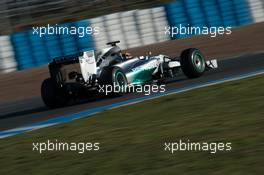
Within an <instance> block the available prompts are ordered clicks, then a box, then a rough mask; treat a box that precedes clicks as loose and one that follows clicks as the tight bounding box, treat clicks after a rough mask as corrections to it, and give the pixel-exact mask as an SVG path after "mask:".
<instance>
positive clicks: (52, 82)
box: [41, 41, 217, 108]
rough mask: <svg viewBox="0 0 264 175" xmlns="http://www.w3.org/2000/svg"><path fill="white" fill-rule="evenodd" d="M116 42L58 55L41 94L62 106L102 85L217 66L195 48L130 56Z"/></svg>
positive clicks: (199, 72) (192, 74)
mask: <svg viewBox="0 0 264 175" xmlns="http://www.w3.org/2000/svg"><path fill="white" fill-rule="evenodd" d="M117 43H119V41H115V42H110V43H107V45H109V47H107V48H105V49H103V50H101V51H98V52H96V51H95V50H89V51H86V52H83V53H81V54H79V55H71V56H67V57H59V58H55V59H53V61H52V62H51V63H50V64H49V71H50V78H47V79H45V80H44V81H43V83H42V87H41V96H42V99H43V101H44V103H45V104H46V105H47V106H48V107H51V108H55V107H61V106H64V105H66V104H67V103H68V102H69V101H70V100H72V99H78V98H83V97H84V98H87V97H89V96H91V94H99V87H100V86H103V85H112V86H120V87H122V88H120V89H122V90H120V92H119V93H118V94H119V95H120V94H121V93H123V92H124V91H125V89H126V87H127V86H138V85H146V84H151V83H162V82H165V81H166V80H168V79H173V78H175V77H177V76H178V74H179V73H180V72H183V73H184V74H185V75H186V76H187V77H188V78H197V77H200V76H201V75H203V73H204V72H205V71H207V70H209V69H214V68H217V61H216V60H210V61H205V59H204V56H203V54H202V53H201V52H200V51H199V50H198V49H195V48H190V49H186V50H184V51H183V52H182V53H181V56H180V57H179V58H170V57H168V56H166V55H162V54H160V55H151V53H150V52H149V53H148V54H147V55H145V56H139V57H132V56H131V55H130V54H128V53H122V51H121V49H120V48H119V47H118V46H117Z"/></svg>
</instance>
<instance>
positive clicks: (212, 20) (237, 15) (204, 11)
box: [165, 0, 253, 39]
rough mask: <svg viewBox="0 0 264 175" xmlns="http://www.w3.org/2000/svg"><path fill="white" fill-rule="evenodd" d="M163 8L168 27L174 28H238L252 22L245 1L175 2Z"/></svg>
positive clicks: (180, 0)
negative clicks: (180, 26)
mask: <svg viewBox="0 0 264 175" xmlns="http://www.w3.org/2000/svg"><path fill="white" fill-rule="evenodd" d="M165 8H166V12H167V18H168V21H169V25H170V26H174V27H179V25H182V26H188V25H189V26H193V27H203V26H207V27H219V26H223V27H238V26H242V25H247V24H250V23H252V22H253V19H252V17H251V13H250V10H249V5H248V1H247V0H177V1H175V2H172V3H169V4H167V5H165ZM187 36H189V35H177V36H173V38H172V39H177V38H183V37H187Z"/></svg>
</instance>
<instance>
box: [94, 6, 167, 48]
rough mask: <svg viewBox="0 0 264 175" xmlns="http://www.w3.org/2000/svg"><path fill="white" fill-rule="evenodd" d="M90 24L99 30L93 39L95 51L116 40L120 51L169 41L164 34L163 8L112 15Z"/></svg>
mask: <svg viewBox="0 0 264 175" xmlns="http://www.w3.org/2000/svg"><path fill="white" fill-rule="evenodd" d="M90 22H91V25H92V26H93V27H99V28H100V34H99V35H95V36H94V37H93V39H94V42H95V47H96V48H97V49H102V48H104V47H106V46H105V43H107V42H110V41H116V40H120V41H121V43H120V47H121V48H122V49H127V48H132V47H139V46H142V45H147V44H153V43H157V42H162V41H166V40H169V39H170V38H169V37H168V36H166V35H165V33H164V32H165V26H167V25H168V21H167V17H166V12H165V9H164V7H157V8H151V9H144V10H132V11H127V12H119V13H114V14H110V15H105V16H102V17H98V18H93V19H91V20H90Z"/></svg>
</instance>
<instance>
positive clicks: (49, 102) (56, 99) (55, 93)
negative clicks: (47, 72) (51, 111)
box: [41, 78, 68, 108]
mask: <svg viewBox="0 0 264 175" xmlns="http://www.w3.org/2000/svg"><path fill="white" fill-rule="evenodd" d="M62 90H63V89H59V88H58V87H57V86H56V84H55V83H54V82H53V81H52V79H51V78H48V79H45V80H44V81H43V82H42V85H41V97H42V100H43V102H44V103H45V105H46V106H48V107H50V108H58V107H62V106H65V105H66V104H67V101H68V98H67V95H66V93H64V91H62Z"/></svg>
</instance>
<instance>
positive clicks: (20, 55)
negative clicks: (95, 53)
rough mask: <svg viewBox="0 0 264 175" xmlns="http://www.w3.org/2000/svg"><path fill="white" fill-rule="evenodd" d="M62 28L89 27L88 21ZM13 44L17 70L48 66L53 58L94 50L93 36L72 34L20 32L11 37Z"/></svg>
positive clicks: (67, 24)
mask: <svg viewBox="0 0 264 175" xmlns="http://www.w3.org/2000/svg"><path fill="white" fill-rule="evenodd" d="M60 26H61V27H68V28H69V29H70V28H71V27H72V26H73V27H85V28H86V27H88V26H89V23H88V22H87V20H84V21H79V22H73V23H65V24H62V25H60ZM11 42H12V45H13V48H14V51H15V59H16V62H17V68H18V69H19V70H21V69H27V68H31V67H36V66H40V65H43V64H47V63H48V62H49V61H51V59H52V58H54V57H58V56H64V55H72V54H77V53H79V52H81V51H84V50H87V49H89V48H93V39H92V36H91V35H87V34H85V35H84V36H83V37H79V35H77V34H76V35H72V34H64V35H62V34H60V35H55V34H50V35H49V34H45V35H43V36H41V37H40V35H37V34H33V30H29V31H25V32H18V33H14V34H12V35H11Z"/></svg>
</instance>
